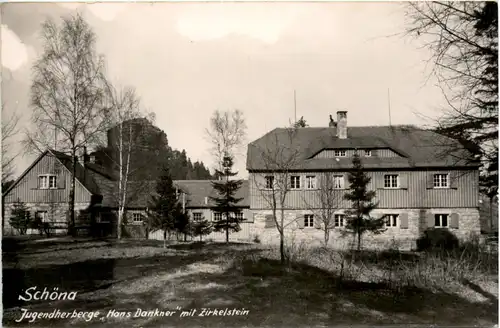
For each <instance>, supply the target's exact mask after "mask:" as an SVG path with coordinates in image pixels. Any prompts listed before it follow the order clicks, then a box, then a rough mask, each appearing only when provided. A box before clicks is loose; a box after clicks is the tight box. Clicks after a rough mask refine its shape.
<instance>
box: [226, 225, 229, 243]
mask: <svg viewBox="0 0 500 328" xmlns="http://www.w3.org/2000/svg"><path fill="white" fill-rule="evenodd" d="M226 244H229V226H228V225H226Z"/></svg>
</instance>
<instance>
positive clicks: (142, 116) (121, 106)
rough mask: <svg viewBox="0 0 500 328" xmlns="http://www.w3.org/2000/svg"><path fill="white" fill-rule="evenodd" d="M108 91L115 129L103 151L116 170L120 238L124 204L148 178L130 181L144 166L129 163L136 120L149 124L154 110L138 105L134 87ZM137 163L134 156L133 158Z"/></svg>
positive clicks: (136, 143) (136, 132)
mask: <svg viewBox="0 0 500 328" xmlns="http://www.w3.org/2000/svg"><path fill="white" fill-rule="evenodd" d="M108 95H109V101H110V108H111V124H112V125H113V128H114V129H116V132H117V133H116V134H115V135H114V136H113V138H112V140H108V143H110V144H108V146H110V147H111V149H106V151H105V154H106V155H107V157H108V158H109V160H110V161H111V163H112V168H113V169H115V170H116V171H117V173H118V182H117V192H116V194H115V197H116V201H117V203H118V222H117V226H118V232H117V237H118V239H121V238H122V232H123V224H124V215H125V210H126V208H127V204H128V203H129V202H130V201H132V200H133V199H134V198H135V197H137V196H138V193H140V192H141V191H145V190H143V188H142V187H144V186H146V185H147V183H148V182H147V181H131V180H132V179H131V178H132V176H133V175H134V174H135V173H136V171H138V170H140V169H142V168H144V167H145V166H146V165H147V163H143V165H142V166H141V165H135V166H133V165H132V162H131V157H132V156H133V152H134V150H135V149H137V148H139V147H140V141H141V135H140V132H141V131H139V130H138V125H139V124H145V123H146V122H147V123H148V124H149V123H151V122H152V121H153V120H154V114H147V113H146V112H145V111H143V110H142V109H141V106H140V99H139V98H138V97H137V95H136V92H135V90H134V89H133V88H130V87H128V88H123V89H119V90H117V89H116V88H114V87H113V86H111V85H109V86H108ZM134 163H137V160H136V161H135V162H134Z"/></svg>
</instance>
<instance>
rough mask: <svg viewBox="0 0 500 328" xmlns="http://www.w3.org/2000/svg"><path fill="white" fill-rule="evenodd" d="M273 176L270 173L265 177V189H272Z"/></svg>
mask: <svg viewBox="0 0 500 328" xmlns="http://www.w3.org/2000/svg"><path fill="white" fill-rule="evenodd" d="M273 186H274V177H273V176H272V175H270V176H267V177H266V189H273Z"/></svg>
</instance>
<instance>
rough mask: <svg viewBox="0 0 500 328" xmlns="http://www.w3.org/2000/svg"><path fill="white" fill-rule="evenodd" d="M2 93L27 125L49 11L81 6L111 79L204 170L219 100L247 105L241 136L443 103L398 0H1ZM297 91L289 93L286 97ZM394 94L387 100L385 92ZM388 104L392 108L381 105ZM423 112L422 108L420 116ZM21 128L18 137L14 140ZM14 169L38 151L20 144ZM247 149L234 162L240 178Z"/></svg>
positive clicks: (365, 120)
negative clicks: (298, 122)
mask: <svg viewBox="0 0 500 328" xmlns="http://www.w3.org/2000/svg"><path fill="white" fill-rule="evenodd" d="M1 8H2V15H1V43H2V47H1V62H2V102H3V103H4V105H5V111H3V112H2V115H4V116H8V115H10V114H11V113H13V112H15V113H17V114H18V115H20V116H21V121H20V126H21V127H22V128H23V129H29V126H30V115H31V111H32V110H31V108H30V103H29V97H30V94H29V88H30V84H31V67H32V65H33V62H34V61H35V60H36V59H37V58H38V57H39V56H40V54H41V51H42V48H43V44H42V43H41V41H40V38H39V35H40V34H39V33H40V27H41V24H42V23H43V22H44V21H45V20H46V19H47V18H52V19H54V20H56V21H57V20H58V19H60V17H61V16H64V15H71V14H74V13H76V12H80V13H81V14H82V15H83V17H84V18H85V19H86V21H87V22H88V23H89V25H90V26H91V27H92V28H93V30H94V32H95V33H96V36H97V44H96V48H97V51H98V52H99V53H101V54H103V55H104V56H105V58H106V62H107V73H108V77H109V78H110V79H111V81H112V82H113V83H114V84H115V85H116V86H133V87H135V89H136V91H137V94H138V95H139V96H140V98H141V103H142V106H143V107H144V108H145V109H146V110H148V111H153V112H155V113H156V125H157V126H158V127H159V128H161V129H162V130H164V131H165V133H166V134H167V138H168V141H169V144H170V146H172V147H173V148H176V149H179V150H181V149H185V150H186V152H187V154H188V156H189V157H190V158H191V160H192V161H193V162H194V161H196V160H200V161H203V162H204V163H205V164H206V165H208V166H209V167H210V168H211V169H212V168H213V160H212V158H211V156H210V154H209V151H208V149H209V147H210V145H209V143H208V141H207V140H206V138H205V129H206V128H207V127H208V126H209V120H210V116H211V115H212V113H213V112H214V111H215V110H222V111H225V110H234V109H239V110H241V111H243V113H244V116H245V118H246V122H247V126H248V130H247V142H251V141H253V140H255V139H258V138H259V137H261V136H262V135H264V134H265V133H267V132H268V131H270V130H272V129H274V128H276V127H284V126H286V125H288V124H289V122H291V121H293V120H294V115H295V114H294V108H296V115H297V119H298V118H300V117H301V116H303V117H304V119H305V120H306V121H307V123H308V124H309V125H310V126H314V127H316V126H317V127H321V126H328V122H329V115H330V114H332V115H333V116H334V117H335V115H336V114H335V113H336V112H337V111H338V110H345V111H347V112H348V113H347V120H348V125H351V126H366V125H388V124H389V107H390V113H391V115H390V118H391V119H390V123H391V124H415V125H421V124H425V123H429V121H426V120H424V119H423V117H429V118H433V117H437V116H439V114H440V110H439V109H440V108H442V106H444V98H443V96H442V93H441V89H439V88H438V87H437V86H436V83H435V82H434V80H433V79H432V78H431V79H429V66H428V65H426V63H427V60H428V58H429V56H430V54H429V53H428V52H427V50H425V49H422V47H421V46H420V44H418V43H417V42H416V41H415V40H412V39H411V38H410V37H408V36H404V35H403V33H404V30H405V23H406V21H405V16H404V3H398V2H392V3H389V2H350V3H348V2H320V3H319V2H293V3H290V2H288V3H284V2H269V3H255V2H254V3H222V2H213V3H208V2H205V3H179V2H177V3H154V4H153V3H96V4H83V3H7V4H6V3H4V4H3V5H2V7H1ZM294 90H295V92H296V101H295V103H294ZM389 99H390V101H389ZM389 103H390V106H389ZM422 116H423V117H422ZM21 137H22V136H21V135H19V136H18V137H17V139H16V140H15V141H19V140H20V139H21ZM17 150H18V152H19V154H20V155H19V156H18V157H17V159H16V174H17V175H20V174H21V173H22V172H23V171H24V170H25V169H26V168H27V167H28V166H29V165H30V164H31V163H32V161H33V160H34V159H35V158H36V155H33V154H25V153H24V152H23V150H22V148H21V146H20V144H19V145H18V147H17ZM245 153H246V149H243V151H242V154H241V155H239V156H238V157H237V158H236V166H235V169H236V170H237V171H239V173H240V175H239V176H240V177H243V178H244V177H246V176H247V172H246V169H245V161H246V158H245Z"/></svg>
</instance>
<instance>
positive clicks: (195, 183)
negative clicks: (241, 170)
mask: <svg viewBox="0 0 500 328" xmlns="http://www.w3.org/2000/svg"><path fill="white" fill-rule="evenodd" d="M212 182H213V180H175V181H174V184H175V185H176V186H178V187H179V189H181V190H182V191H183V192H185V193H186V195H187V199H186V201H187V204H186V207H187V208H190V207H213V206H214V203H213V202H212V201H211V200H210V197H216V196H217V194H216V191H215V190H214V188H213V187H212ZM248 188H249V184H248V180H243V184H242V185H241V188H240V189H239V190H238V192H237V193H236V198H243V199H242V200H241V202H239V203H238V205H240V206H242V207H248V206H250V198H249V190H248ZM205 197H209V198H208V199H207V200H208V204H205Z"/></svg>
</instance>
